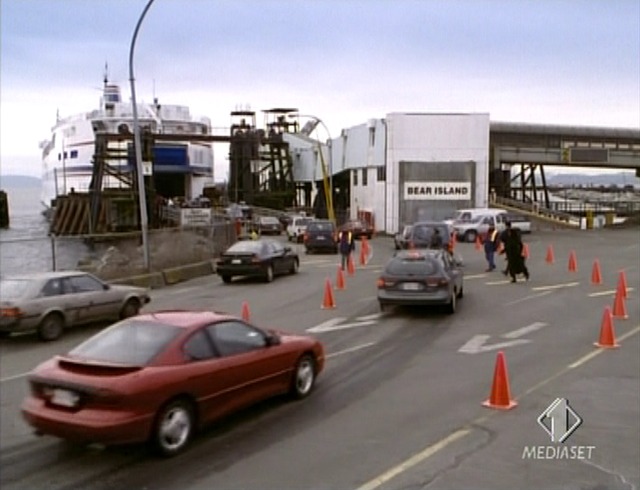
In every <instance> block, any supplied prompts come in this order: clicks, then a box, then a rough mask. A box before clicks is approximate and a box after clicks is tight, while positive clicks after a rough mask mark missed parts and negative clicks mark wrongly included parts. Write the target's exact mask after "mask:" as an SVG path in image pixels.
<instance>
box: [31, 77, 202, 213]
mask: <svg viewBox="0 0 640 490" xmlns="http://www.w3.org/2000/svg"><path fill="white" fill-rule="evenodd" d="M138 106H139V107H138V114H139V125H140V127H141V128H148V129H149V130H151V131H152V132H155V133H163V134H184V135H185V139H184V141H182V140H181V141H180V142H179V143H175V144H170V145H169V144H166V145H161V146H159V147H156V148H154V162H153V166H152V169H153V179H154V185H155V188H156V191H157V192H158V193H159V194H160V195H161V196H162V197H165V198H173V197H181V198H184V199H187V200H189V199H193V198H196V197H198V196H200V195H201V194H202V191H203V188H204V187H205V185H207V184H212V183H213V180H214V175H213V168H214V161H213V146H212V144H211V143H207V142H201V141H190V140H189V135H190V134H208V133H209V132H210V122H209V120H208V119H206V118H203V119H200V120H195V119H194V118H192V117H191V115H190V113H189V109H188V108H187V107H185V106H175V105H166V106H160V105H159V104H157V103H156V104H155V105H153V106H147V105H145V104H138ZM132 112H133V111H132V106H131V104H130V103H123V102H121V101H120V94H119V89H118V88H117V86H115V85H108V84H107V83H106V82H105V90H104V93H103V98H102V99H101V105H100V109H98V110H94V111H92V112H89V113H84V114H78V115H76V116H72V117H69V118H66V119H63V120H60V119H59V120H58V121H57V122H56V125H55V126H54V127H53V128H52V134H51V138H50V139H49V140H47V141H44V142H42V143H41V148H42V162H43V172H42V193H41V201H42V203H43V204H44V205H45V207H51V206H53V203H54V202H55V199H56V198H57V197H58V196H61V195H66V194H69V193H72V192H88V191H89V190H90V187H91V182H92V178H93V170H94V169H93V160H94V154H95V152H96V150H95V140H96V133H98V132H106V133H119V132H120V133H121V132H123V131H128V132H132V128H133V117H132ZM116 145H120V146H121V147H120V149H121V150H122V151H123V152H124V155H128V157H126V158H124V159H122V160H118V161H111V162H109V165H110V166H111V167H112V168H114V169H117V170H121V171H123V172H124V173H129V175H131V172H132V170H133V167H134V166H135V159H134V154H135V153H134V151H133V147H132V142H131V138H130V139H129V140H128V141H125V142H122V143H116ZM128 187H129V185H128V184H126V183H124V182H122V181H121V180H119V179H117V178H115V177H113V176H111V175H106V174H105V175H103V181H102V187H101V189H100V190H103V189H107V188H108V189H113V188H119V189H126V188H128Z"/></svg>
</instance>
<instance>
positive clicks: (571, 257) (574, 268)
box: [569, 250, 578, 272]
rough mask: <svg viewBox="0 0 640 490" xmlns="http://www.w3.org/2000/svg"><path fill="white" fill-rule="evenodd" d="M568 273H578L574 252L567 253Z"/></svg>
mask: <svg viewBox="0 0 640 490" xmlns="http://www.w3.org/2000/svg"><path fill="white" fill-rule="evenodd" d="M569 272H578V259H577V258H576V252H575V250H572V251H571V252H570V253H569Z"/></svg>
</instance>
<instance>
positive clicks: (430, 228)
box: [403, 221, 453, 252]
mask: <svg viewBox="0 0 640 490" xmlns="http://www.w3.org/2000/svg"><path fill="white" fill-rule="evenodd" d="M435 229H438V231H439V232H440V236H441V237H442V247H443V248H444V249H446V250H449V251H450V252H452V251H453V242H452V239H451V236H452V232H453V229H452V228H451V227H450V226H449V225H447V224H446V223H445V222H444V221H418V222H416V223H414V224H413V225H412V226H411V231H410V232H409V236H408V239H407V241H406V242H405V243H404V244H403V245H405V246H406V248H412V249H417V248H429V247H430V246H431V237H432V236H433V232H434V230H435Z"/></svg>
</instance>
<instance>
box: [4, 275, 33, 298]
mask: <svg viewBox="0 0 640 490" xmlns="http://www.w3.org/2000/svg"><path fill="white" fill-rule="evenodd" d="M30 282H31V281H29V280H27V279H2V280H0V301H9V300H12V299H18V298H22V297H23V296H24V295H25V294H26V292H27V291H28V290H29V285H30Z"/></svg>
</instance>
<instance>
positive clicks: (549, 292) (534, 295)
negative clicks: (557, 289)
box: [504, 291, 553, 306]
mask: <svg viewBox="0 0 640 490" xmlns="http://www.w3.org/2000/svg"><path fill="white" fill-rule="evenodd" d="M552 292H553V291H543V292H541V293H538V294H533V295H531V296H525V297H524V298H520V299H516V300H514V301H509V302H508V303H505V304H504V305H505V306H511V305H516V304H518V303H522V302H523V301H529V300H530V299H536V298H541V297H542V296H546V295H547V294H551V293H552Z"/></svg>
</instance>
